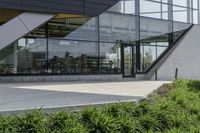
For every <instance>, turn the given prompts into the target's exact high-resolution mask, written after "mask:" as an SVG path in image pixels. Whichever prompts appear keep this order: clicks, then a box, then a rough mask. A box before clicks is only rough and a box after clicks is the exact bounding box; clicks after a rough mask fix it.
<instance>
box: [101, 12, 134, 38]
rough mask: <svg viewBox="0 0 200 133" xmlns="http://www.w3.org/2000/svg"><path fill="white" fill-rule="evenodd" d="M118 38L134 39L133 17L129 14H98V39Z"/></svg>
mask: <svg viewBox="0 0 200 133" xmlns="http://www.w3.org/2000/svg"><path fill="white" fill-rule="evenodd" d="M122 20H123V21H122ZM119 40H122V41H134V40H136V35H135V17H134V16H131V15H121V14H113V13H103V14H102V15H101V16H100V41H104V42H117V41H119Z"/></svg>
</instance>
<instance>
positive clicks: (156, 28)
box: [140, 17, 170, 41]
mask: <svg viewBox="0 0 200 133" xmlns="http://www.w3.org/2000/svg"><path fill="white" fill-rule="evenodd" d="M169 23H170V22H169V21H166V20H158V19H151V18H144V17H141V18H140V39H147V40H148V39H151V40H152V39H154V40H162V41H166V40H168V33H169V31H170V30H169V28H168V27H169Z"/></svg>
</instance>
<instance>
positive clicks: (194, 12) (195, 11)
mask: <svg viewBox="0 0 200 133" xmlns="http://www.w3.org/2000/svg"><path fill="white" fill-rule="evenodd" d="M193 23H194V24H198V10H193Z"/></svg>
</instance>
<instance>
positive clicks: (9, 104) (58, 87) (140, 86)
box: [0, 81, 170, 113]
mask: <svg viewBox="0 0 200 133" xmlns="http://www.w3.org/2000/svg"><path fill="white" fill-rule="evenodd" d="M164 83H170V82H168V81H133V82H67V83H65V82H59V83H58V82H56V83H1V84H0V113H2V112H9V111H11V112H12V111H14V112H15V111H22V110H27V109H38V108H41V107H42V108H44V109H51V108H54V109H55V108H65V107H76V106H85V105H97V104H104V103H113V102H119V101H121V102H126V101H133V102H136V101H138V100H140V99H141V98H144V97H146V96H147V95H148V94H149V93H151V92H152V91H154V90H155V89H157V88H159V87H160V86H161V85H162V84H164Z"/></svg>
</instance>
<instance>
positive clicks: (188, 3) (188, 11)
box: [187, 0, 191, 23]
mask: <svg viewBox="0 0 200 133" xmlns="http://www.w3.org/2000/svg"><path fill="white" fill-rule="evenodd" d="M190 13H191V12H190V0H187V22H188V23H190V20H191V19H190V17H191V15H190Z"/></svg>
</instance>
